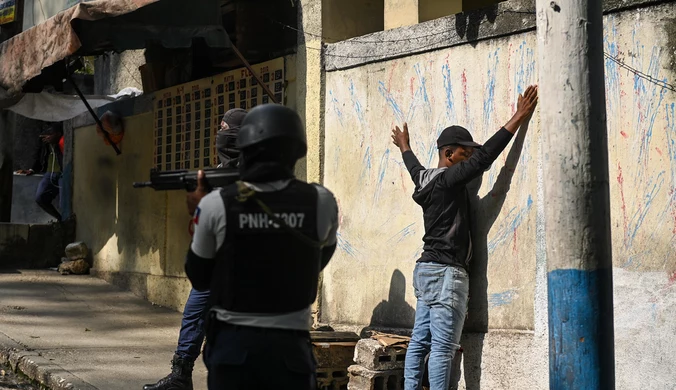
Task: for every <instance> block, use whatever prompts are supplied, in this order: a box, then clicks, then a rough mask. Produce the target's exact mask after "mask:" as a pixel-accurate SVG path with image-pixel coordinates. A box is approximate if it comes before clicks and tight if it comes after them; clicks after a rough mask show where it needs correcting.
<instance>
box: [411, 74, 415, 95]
mask: <svg viewBox="0 0 676 390" xmlns="http://www.w3.org/2000/svg"><path fill="white" fill-rule="evenodd" d="M414 82H415V77H411V96H414V95H415V94H414V93H413V83H414Z"/></svg>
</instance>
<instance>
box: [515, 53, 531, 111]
mask: <svg viewBox="0 0 676 390" xmlns="http://www.w3.org/2000/svg"><path fill="white" fill-rule="evenodd" d="M516 57H517V58H518V61H519V65H518V66H517V69H516V72H515V73H514V85H515V86H516V90H515V91H514V98H515V99H516V98H517V97H518V96H519V95H520V94H522V93H523V92H524V91H525V90H526V87H527V86H528V84H530V83H531V80H532V78H533V76H534V75H535V52H534V50H533V49H531V48H529V47H528V44H527V43H526V41H523V42H521V44H520V45H519V49H518V50H517V52H516ZM515 101H516V100H515Z"/></svg>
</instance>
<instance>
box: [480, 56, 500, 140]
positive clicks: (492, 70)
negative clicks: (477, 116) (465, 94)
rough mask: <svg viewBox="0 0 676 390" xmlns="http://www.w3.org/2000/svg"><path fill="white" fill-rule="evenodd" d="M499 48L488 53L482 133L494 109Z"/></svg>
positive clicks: (489, 122)
mask: <svg viewBox="0 0 676 390" xmlns="http://www.w3.org/2000/svg"><path fill="white" fill-rule="evenodd" d="M499 50H500V49H496V50H495V52H493V53H490V54H489V55H488V83H487V85H486V95H485V96H484V128H483V131H484V133H485V132H486V131H487V130H486V129H487V128H488V127H490V124H491V116H492V114H493V111H494V110H495V78H496V76H497V73H498V64H499V63H500V59H499V57H498V52H499Z"/></svg>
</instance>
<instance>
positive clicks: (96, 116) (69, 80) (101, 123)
mask: <svg viewBox="0 0 676 390" xmlns="http://www.w3.org/2000/svg"><path fill="white" fill-rule="evenodd" d="M68 82H70V84H71V85H72V86H73V89H75V92H76V93H77V96H79V97H80V100H82V103H84V105H85V107H87V111H89V115H91V116H92V118H94V122H96V124H97V125H98V126H99V128H100V129H101V131H102V132H103V136H104V137H106V140H107V141H108V143H109V144H110V146H112V147H113V149H115V153H116V154H117V155H118V156H119V155H120V154H122V152H121V151H120V148H118V147H117V145H116V144H115V142H113V140H112V139H111V138H110V134H108V131H107V130H106V128H105V127H103V122H101V118H99V116H98V115H96V113H95V112H94V110H93V109H92V106H90V105H89V102H87V99H86V98H85V96H84V94H83V93H82V91H80V88H79V87H78V86H77V84H76V83H75V82H74V81H73V78H72V77H71V75H70V74H69V75H68Z"/></svg>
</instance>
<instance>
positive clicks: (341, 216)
mask: <svg viewBox="0 0 676 390" xmlns="http://www.w3.org/2000/svg"><path fill="white" fill-rule="evenodd" d="M336 206H338V224H339V225H340V226H342V225H343V209H342V208H341V207H340V199H338V198H336Z"/></svg>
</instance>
